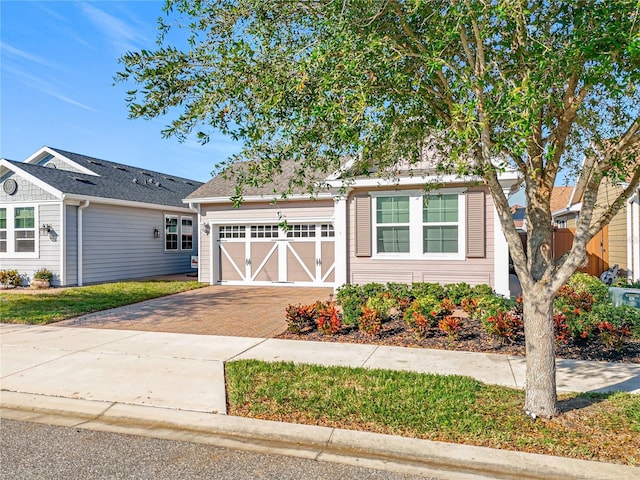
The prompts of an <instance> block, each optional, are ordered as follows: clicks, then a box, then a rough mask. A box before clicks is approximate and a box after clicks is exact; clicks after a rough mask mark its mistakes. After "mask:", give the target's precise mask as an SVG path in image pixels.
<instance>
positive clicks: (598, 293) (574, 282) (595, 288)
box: [566, 272, 609, 303]
mask: <svg viewBox="0 0 640 480" xmlns="http://www.w3.org/2000/svg"><path fill="white" fill-rule="evenodd" d="M566 285H567V286H568V287H569V288H572V289H573V290H574V291H575V292H576V293H578V294H585V293H588V294H589V295H591V296H593V298H594V299H595V302H596V303H606V302H608V301H609V287H608V286H607V285H605V284H604V283H602V282H601V281H600V279H599V278H596V277H594V276H593V275H589V274H587V273H581V272H576V273H574V274H573V275H571V278H570V279H569V281H568V282H567V284H566Z"/></svg>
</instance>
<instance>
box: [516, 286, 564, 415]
mask: <svg viewBox="0 0 640 480" xmlns="http://www.w3.org/2000/svg"><path fill="white" fill-rule="evenodd" d="M522 296H523V302H522V303H523V313H524V334H525V342H526V356H527V357H526V361H527V375H526V382H527V385H526V390H525V404H524V405H525V411H526V412H527V413H528V414H529V415H532V416H537V417H553V416H556V415H558V413H559V412H558V398H557V395H556V356H555V353H556V352H555V343H554V328H553V298H554V295H553V294H552V293H551V292H548V291H546V289H544V288H541V286H540V284H536V285H535V286H534V287H533V288H529V289H527V288H524V289H523V292H522Z"/></svg>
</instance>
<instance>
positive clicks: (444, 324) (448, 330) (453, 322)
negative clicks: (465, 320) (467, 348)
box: [438, 315, 462, 341]
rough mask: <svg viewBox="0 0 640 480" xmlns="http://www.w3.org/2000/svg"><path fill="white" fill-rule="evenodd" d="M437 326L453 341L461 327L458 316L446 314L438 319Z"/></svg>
mask: <svg viewBox="0 0 640 480" xmlns="http://www.w3.org/2000/svg"><path fill="white" fill-rule="evenodd" d="M438 328H439V329H440V331H442V332H444V333H445V334H446V335H447V337H448V338H449V340H451V341H453V340H455V339H456V338H458V335H459V333H460V329H461V328H462V320H461V319H460V318H458V317H453V316H451V315H447V316H446V317H444V318H442V319H441V320H440V321H438Z"/></svg>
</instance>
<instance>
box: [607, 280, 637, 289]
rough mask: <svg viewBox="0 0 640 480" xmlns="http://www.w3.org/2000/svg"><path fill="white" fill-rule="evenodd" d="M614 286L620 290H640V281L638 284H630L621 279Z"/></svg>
mask: <svg viewBox="0 0 640 480" xmlns="http://www.w3.org/2000/svg"><path fill="white" fill-rule="evenodd" d="M613 286H614V287H620V288H640V280H639V281H637V282H630V281H629V280H627V279H626V278H619V279H618V280H617V281H616V283H614V284H613Z"/></svg>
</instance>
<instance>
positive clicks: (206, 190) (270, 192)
mask: <svg viewBox="0 0 640 480" xmlns="http://www.w3.org/2000/svg"><path fill="white" fill-rule="evenodd" d="M247 165H248V163H244V164H242V163H240V164H236V165H234V166H233V167H232V168H234V169H243V168H245V167H246V166H247ZM281 169H282V172H281V173H279V174H277V175H273V176H270V177H269V179H268V182H267V181H265V183H263V184H261V185H255V186H254V185H246V186H243V190H242V194H243V195H244V196H272V197H279V196H280V195H281V194H282V192H285V191H288V189H289V185H290V180H291V179H292V178H294V177H295V176H296V175H298V174H299V172H297V171H296V163H295V162H293V161H287V162H282V165H281ZM312 176H313V177H314V178H315V180H316V181H319V180H322V179H323V177H325V176H326V175H322V174H316V173H313V174H312ZM312 181H313V180H312V179H311V180H310V179H307V180H306V182H307V183H311V182H312ZM235 187H236V180H235V178H234V177H233V176H229V178H227V176H226V175H225V174H224V173H220V174H218V175H217V176H215V177H214V178H212V179H211V180H209V181H208V182H207V183H205V184H204V185H202V186H201V187H199V188H198V189H197V190H195V191H194V192H193V193H191V195H189V196H188V197H187V199H196V198H231V197H232V196H233V195H234V194H235ZM289 193H290V194H294V195H302V194H306V193H309V192H308V190H307V189H306V188H305V187H301V186H294V187H293V188H292V189H291V192H289Z"/></svg>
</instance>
